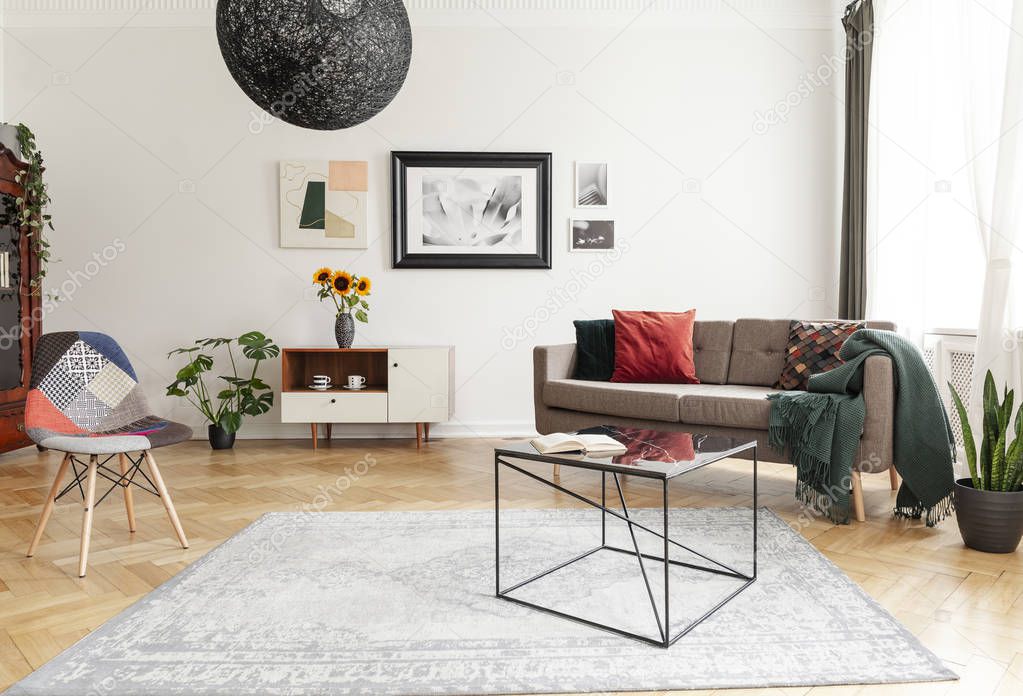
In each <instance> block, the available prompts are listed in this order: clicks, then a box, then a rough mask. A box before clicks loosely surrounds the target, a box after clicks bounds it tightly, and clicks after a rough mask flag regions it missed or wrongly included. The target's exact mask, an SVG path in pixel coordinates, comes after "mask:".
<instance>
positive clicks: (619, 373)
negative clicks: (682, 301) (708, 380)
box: [611, 309, 700, 384]
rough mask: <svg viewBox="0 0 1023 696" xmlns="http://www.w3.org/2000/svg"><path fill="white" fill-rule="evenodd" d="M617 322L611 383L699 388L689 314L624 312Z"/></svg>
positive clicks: (693, 313) (693, 316)
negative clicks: (647, 383) (685, 385)
mask: <svg viewBox="0 0 1023 696" xmlns="http://www.w3.org/2000/svg"><path fill="white" fill-rule="evenodd" d="M611 313H612V314H613V315H614V319H615V371H614V374H613V375H611V381H612V382H660V383H662V384H699V383H700V380H698V379H697V378H696V365H695V364H694V362H693V322H695V321H696V310H695V309H690V310H689V311H688V312H621V311H619V310H617V309H613V310H611Z"/></svg>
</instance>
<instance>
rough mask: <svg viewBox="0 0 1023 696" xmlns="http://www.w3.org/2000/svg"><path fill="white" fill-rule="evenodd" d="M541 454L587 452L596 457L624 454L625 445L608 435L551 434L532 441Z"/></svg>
mask: <svg viewBox="0 0 1023 696" xmlns="http://www.w3.org/2000/svg"><path fill="white" fill-rule="evenodd" d="M530 443H531V444H532V445H533V447H535V448H536V451H537V452H539V453H540V454H558V453H560V452H587V453H589V454H596V455H605V454H606V455H611V454H624V453H625V451H626V449H627V448H626V447H625V445H623V444H622V443H620V442H618V440H615V439H614V438H612V437H609V436H607V435H570V434H567V433H551V434H550V435H543V436H542V437H537V438H534V439H533V440H530Z"/></svg>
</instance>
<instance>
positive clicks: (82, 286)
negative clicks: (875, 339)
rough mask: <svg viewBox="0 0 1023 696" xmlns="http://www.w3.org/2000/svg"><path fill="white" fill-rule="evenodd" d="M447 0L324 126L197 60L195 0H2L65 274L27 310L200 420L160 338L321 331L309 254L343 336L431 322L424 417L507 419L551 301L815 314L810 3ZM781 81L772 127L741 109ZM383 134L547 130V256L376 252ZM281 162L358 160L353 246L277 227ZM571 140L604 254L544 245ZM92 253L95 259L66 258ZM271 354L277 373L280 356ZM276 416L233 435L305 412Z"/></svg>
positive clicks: (819, 236)
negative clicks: (338, 301) (277, 116)
mask: <svg viewBox="0 0 1023 696" xmlns="http://www.w3.org/2000/svg"><path fill="white" fill-rule="evenodd" d="M460 1H461V0H446V2H432V3H430V2H428V0H422V3H423V4H424V5H429V4H433V5H436V6H444V7H446V8H447V9H444V10H419V9H414V10H413V12H412V21H413V30H414V52H413V60H412V67H411V69H410V71H409V75H408V79H407V81H406V83H405V87H404V89H403V90H402V91H401V93H400V94H399V95H398V97H397V98H396V99H395V101H394V102H393V103H392V104H391V105H390V106H389V107H388V108H387V109H386V110H385V111H384V112H383V113H381V114H380V115H379V116H377V117H376V118H374V119H372V120H371V121H370V122H369V123H367V124H364V125H362V126H358V127H356V128H352V129H350V130H346V131H337V132H329V133H321V132H314V131H306V130H302V129H299V128H295V127H292V126H289V125H286V124H282V123H271V124H269V125H267V126H266V127H265V128H263V129H262V130H260V129H259V128H254V127H250V124H251V123H252V120H253V115H254V114H257V113H258V112H257V110H256V107H255V106H254V105H253V104H252V103H251V102H249V100H248V99H247V98H246V97H245V96H244V95H243V94H242V92H241V91H240V90H239V89H238V88H237V87H236V85H235V84H234V82H233V81H232V80H231V77H230V76H229V74H228V72H227V70H226V68H225V67H224V64H223V62H222V60H221V58H220V54H219V51H218V48H217V41H216V34H215V31H214V29H213V26H212V19H213V14H212V6H213V2H212V0H190V1H189V2H183V1H179V0H167V2H165V3H163V4H161V3H156V6H157V7H158V8H164V9H159V10H158V11H148V10H142V11H139V10H138V9H137V8H138V7H139V6H140V5H139V3H138V2H136V1H135V0H120V2H118V1H116V0H108V1H106V2H103V3H100V2H96V1H95V0H49V1H48V2H42V3H38V4H35V5H33V4H31V3H21V4H20V5H19V3H13V5H14V9H13V10H12V11H9V12H8V15H7V17H6V22H7V28H6V31H7V37H6V41H5V42H4V47H3V49H4V72H3V95H4V100H5V101H4V105H3V117H4V119H5V120H9V121H12V122H18V121H24V122H25V123H27V124H29V125H30V126H31V127H32V128H33V129H34V130H35V131H36V133H37V135H38V138H39V142H40V145H41V147H42V148H43V150H44V154H45V156H46V164H47V167H48V170H47V175H48V180H49V182H50V190H51V193H52V196H53V198H54V201H55V203H54V206H53V215H54V220H55V223H56V226H57V230H56V232H54V233H52V235H51V239H52V242H53V244H54V248H55V254H56V256H58V257H59V259H60V260H59V261H58V262H56V263H54V264H52V266H51V268H50V276H49V280H50V282H49V286H50V287H52V288H55V289H59V288H60V287H61V285H63V286H64V287H63V290H64V293H63V294H64V295H65V296H66V297H67V299H66V300H65V301H63V302H61V303H60V304H59V305H58V307H57V308H56V309H55V310H54V311H52V312H51V313H49V314H48V315H47V316H46V318H45V320H44V325H45V328H46V329H47V330H51V331H52V330H61V329H91V330H100V331H104V332H108V333H110V334H112V335H113V336H115V337H116V338H117V339H118V340H119V341H120V342H121V343H122V345H123V346H124V347H125V349H126V350H127V352H128V354H129V356H130V358H131V359H132V361H133V362H134V363H135V365H136V368H137V369H138V370H139V373H140V376H141V377H142V379H143V381H144V382H145V384H146V385H147V391H148V393H149V395H150V397H151V398H152V401H153V403H154V406H156V407H157V408H158V409H159V410H160V411H162V412H164V413H166V415H168V416H170V417H172V418H176V419H179V420H183V421H186V422H189V423H193V424H196V425H198V424H199V423H200V421H199V419H198V418H197V415H196V414H194V413H192V412H191V411H190V410H188V409H186V408H185V407H183V406H182V404H181V403H179V402H177V401H175V400H171V399H167V398H166V397H164V396H163V395H162V394H163V388H162V387H163V385H165V384H167V383H169V382H170V381H171V379H172V375H173V373H174V371H175V369H176V368H175V363H174V362H173V361H168V360H167V359H166V357H165V356H166V353H167V351H168V350H170V349H171V348H174V347H176V346H178V345H183V344H186V343H188V342H190V341H191V340H192V339H194V338H196V337H200V336H207V335H236V334H239V333H241V332H242V331H245V330H248V329H260V330H262V331H265V332H266V333H267V334H269V335H270V336H272V337H273V338H275V339H276V340H277V341H278V342H279V343H280V344H282V345H311V344H329V343H330V342H331V341H332V340H333V338H332V325H333V318H332V316H331V312H330V311H329V308H328V306H327V305H321V304H320V303H319V302H318V301H317V300H316V299H315V296H314V294H313V293H312V291H311V289H310V285H309V277H310V274H311V273H312V271H313V270H314V269H315V268H316V267H317V266H319V265H321V264H326V265H330V266H334V267H345V268H348V269H350V270H352V271H356V272H358V273H359V274H366V275H369V276H370V277H371V278H372V279H373V281H374V289H373V310H372V313H371V323H370V324H369V325H368V326H364V325H360V326H359V327H358V328H359V335H358V338H357V342H358V343H362V344H367V343H374V344H377V343H379V344H387V343H402V344H416V343H428V344H453V345H455V346H456V349H457V353H456V355H457V379H456V386H457V394H456V399H455V400H456V421H455V422H454V423H452V424H450V425H449V426H448V428H446V429H445V428H438V429H437V431H438V433H439V434H443V433H444V432H445V431H446V432H448V433H451V434H454V433H458V432H461V433H487V434H492V433H514V432H523V431H526V430H528V429H529V427H530V422H531V420H532V402H531V398H532V397H531V349H532V346H533V345H535V344H543V343H554V342H565V341H568V340H570V339H571V338H572V337H573V332H572V323H571V322H572V320H573V319H577V318H588V317H606V316H610V314H609V313H610V309H611V308H612V307H615V308H632V309H638V308H650V309H665V310H684V309H688V308H689V307H696V308H697V312H698V317H700V318H734V317H737V316H776V317H788V316H800V317H821V316H830V315H834V314H835V309H834V307H835V297H836V283H837V281H836V270H835V255H836V240H837V235H838V217H839V208H840V200H839V199H838V197H837V194H836V191H837V190H838V186H839V184H840V180H839V178H840V167H839V162H840V153H841V150H840V147H838V145H837V144H836V143H840V139H838V140H836V139H837V138H838V136H839V133H840V131H839V125H838V124H839V117H840V114H841V103H840V100H841V97H842V91H841V90H842V83H841V77H840V76H839V75H836V76H834V77H827V76H826V77H825V81H826V82H827V84H821V85H820V86H817V87H814V88H812V89H808V88H807V87H806V85H807V84H808V82H807V78H806V75H807V73H808V72H811V71H817V70H818V68H819V67H820V66H821V65H822V64H824V63H825V60H824V57H826V56H833V55H834V54H835V52H836V45H837V41H838V37H839V32H838V29H839V20H838V15H839V10H838V8H837V6H836V5H835V4H834V3H823V2H820V0H784V1H782V0H773V1H772V0H767V1H765V2H761V3H756V2H732V3H730V5H729V6H726V5H722V4H720V3H717V2H714V1H712V0H701V1H700V2H685V1H684V0H675V2H674V3H672V4H671V6H668V7H665V8H663V9H662V8H661V7H660V6H658V7H651V8H649V9H647V10H645V11H644V7H645V6H646V4H645V3H637V2H632V1H631V0H625V1H623V2H622V3H621V4H620V5H617V6H618V7H621V8H622V9H621V10H617V11H608V12H593V11H589V10H587V9H586V8H587V6H588V5H587V3H590V2H592V3H597V0H565V1H563V2H560V4H559V6H560V7H564V8H568V9H564V10H559V11H557V12H553V11H545V10H541V9H536V8H537V7H542V6H543V3H544V2H545V0H529V1H528V2H519V3H518V5H519V6H520V7H526V8H533V9H527V10H517V11H506V10H503V9H501V8H502V6H503V5H502V3H504V4H508V3H507V2H505V0H492V2H490V3H489V4H484V6H485V7H488V8H493V9H487V10H485V11H484V10H480V9H474V8H475V7H476V6H475V5H474V4H472V3H470V4H468V5H465V7H464V8H461V6H460V5H459V2H460ZM554 5H555V3H554V0H551V6H554ZM603 5H605V6H607V3H603ZM593 6H594V7H596V6H598V4H594V5H593ZM19 7H20V8H21V9H20V10H19V9H18V8H19ZM40 7H42V8H43V9H49V10H60V12H56V11H54V12H48V11H46V12H42V11H37V10H38V9H39V8H40ZM95 7H102V8H106V9H94V8H95ZM110 7H113V8H114V9H113V10H111V9H109V8H110ZM179 7H183V8H184V9H179ZM26 8H27V9H26ZM118 8H120V11H119V10H118ZM460 8H461V9H460ZM801 86H802V94H800V93H799V91H800V89H801ZM786 99H788V100H789V102H790V104H791V105H792V107H791V110H790V113H789V114H788V116H787V117H786V119H785V122H784V123H778V124H776V125H772V126H770V127H768V128H766V132H763V131H764V129H763V128H754V124H755V122H756V121H757V116H756V114H757V113H767V112H769V111H770V110H771V109H773V108H774V107H775V105H776V104H777V103H778V102H779V101H780V100H786ZM254 130H255V131H258V132H252V131H254ZM392 149H427V150H428V149H453V150H459V149H463V150H491V151H499V150H529V151H550V152H552V153H553V155H554V215H553V247H554V262H553V263H554V267H553V269H552V270H550V271H516V270H498V271H454V270H450V271H444V270H392V269H391V268H390V253H391V252H390V246H391V245H390V224H389V210H390V208H389V206H390V203H389V193H388V186H389V172H388V153H389V152H390V150H392ZM284 158H294V159H366V160H369V162H370V173H371V182H370V191H371V193H370V196H371V198H370V211H369V214H370V217H369V222H370V230H371V232H370V238H371V244H370V247H369V249H368V250H366V251H336V250H320V251H317V250H294V249H280V248H279V247H278V241H277V240H278V229H277V220H278V212H277V210H278V208H277V183H276V182H277V180H276V166H277V161H278V160H280V159H284ZM576 159H598V160H603V159H606V160H608V161H609V162H611V164H612V167H613V168H614V169H613V177H614V180H613V182H612V184H613V186H614V190H613V193H612V195H613V198H614V200H613V204H614V207H613V209H612V210H611V211H610V212H611V213H612V214H613V216H614V217H615V219H616V220H617V230H618V234H619V236H620V238H621V239H623V240H624V241H625V242H627V244H628V247H629V250H628V252H627V253H625V254H623V255H622V256H621V258H619V259H617V260H615V261H609V260H606V259H605V260H602V259H601V257H599V256H594V255H590V254H569V253H568V252H567V234H568V231H567V227H568V218H569V217H570V216H571V215H572V214H573V211H572V209H571V207H570V206H571V187H572V168H573V161H574V160H576ZM104 250H106V254H107V256H109V257H112V260H110V261H109V262H106V261H105V262H104V264H96V263H92V264H90V261H91V260H92V259H93V258H94V254H101V255H102V254H103V253H104ZM593 264H596V267H598V272H597V273H593V272H592V268H591V266H592V265H593ZM96 271H98V272H96ZM83 273H84V274H85V276H88V277H85V276H83V275H82V274H83ZM69 274H70V275H69ZM74 274H77V277H78V279H79V281H78V282H69V278H70V277H71V275H74ZM587 276H589V277H587ZM69 290H70V292H68V291H69ZM565 297H568V298H570V299H569V300H568V301H561V300H556V299H552V298H565ZM516 331H517V332H518V334H519V336H520V340H513V339H511V338H509V336H512V335H514V334H515V333H516ZM523 337H524V338H523ZM267 373H268V377H269V378H270V381H271V382H272V383H274V384H275V385H276V384H279V379H280V377H279V366H278V364H276V363H275V364H273V365H270V366H269V368H268V370H267ZM277 420H278V416H277V412H276V410H275V411H274V412H271V413H270V414H268V415H267V416H265V417H264V418H262V419H260V421H259V422H258V423H249V424H248V425H247V426H246V427H245V432H244V433H243V434H248V435H250V436H255V435H263V436H266V435H282V436H283V435H296V436H304V435H305V434H306V432H307V431H306V430H305V429H303V428H300V427H294V428H292V427H291V426H287V427H285V426H281V425H280V424H279V423H277ZM347 432H352V433H354V432H369V430H368V429H354V428H353V429H347ZM374 432H376V431H374Z"/></svg>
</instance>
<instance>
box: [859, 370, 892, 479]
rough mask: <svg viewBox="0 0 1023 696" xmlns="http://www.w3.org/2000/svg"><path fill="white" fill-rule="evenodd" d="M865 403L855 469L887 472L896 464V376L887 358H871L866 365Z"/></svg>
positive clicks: (864, 378) (864, 374) (864, 382)
mask: <svg viewBox="0 0 1023 696" xmlns="http://www.w3.org/2000/svg"><path fill="white" fill-rule="evenodd" d="M863 401H864V405H865V407H866V410H867V416H866V420H865V421H864V423H863V438H862V439H861V441H860V452H859V455H858V460H857V462H856V464H855V468H856V469H857V470H859V471H863V472H879V471H884V470H886V469H888V467H890V466H892V464H893V459H894V454H893V449H892V448H893V440H894V432H893V431H894V427H895V372H894V370H893V368H892V360H891V358H889V357H888V356H887V355H872V356H870V357H869V358H867V360H866V362H865V363H864V365H863Z"/></svg>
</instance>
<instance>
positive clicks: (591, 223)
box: [568, 218, 615, 251]
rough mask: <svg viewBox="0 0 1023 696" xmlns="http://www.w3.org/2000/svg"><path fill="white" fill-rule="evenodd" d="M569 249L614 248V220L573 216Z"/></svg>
mask: <svg viewBox="0 0 1023 696" xmlns="http://www.w3.org/2000/svg"><path fill="white" fill-rule="evenodd" d="M571 227H572V229H571V231H570V234H569V247H568V250H569V251H610V250H612V249H614V248H615V221H614V220H590V219H581V218H573V219H572V223H571Z"/></svg>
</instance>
